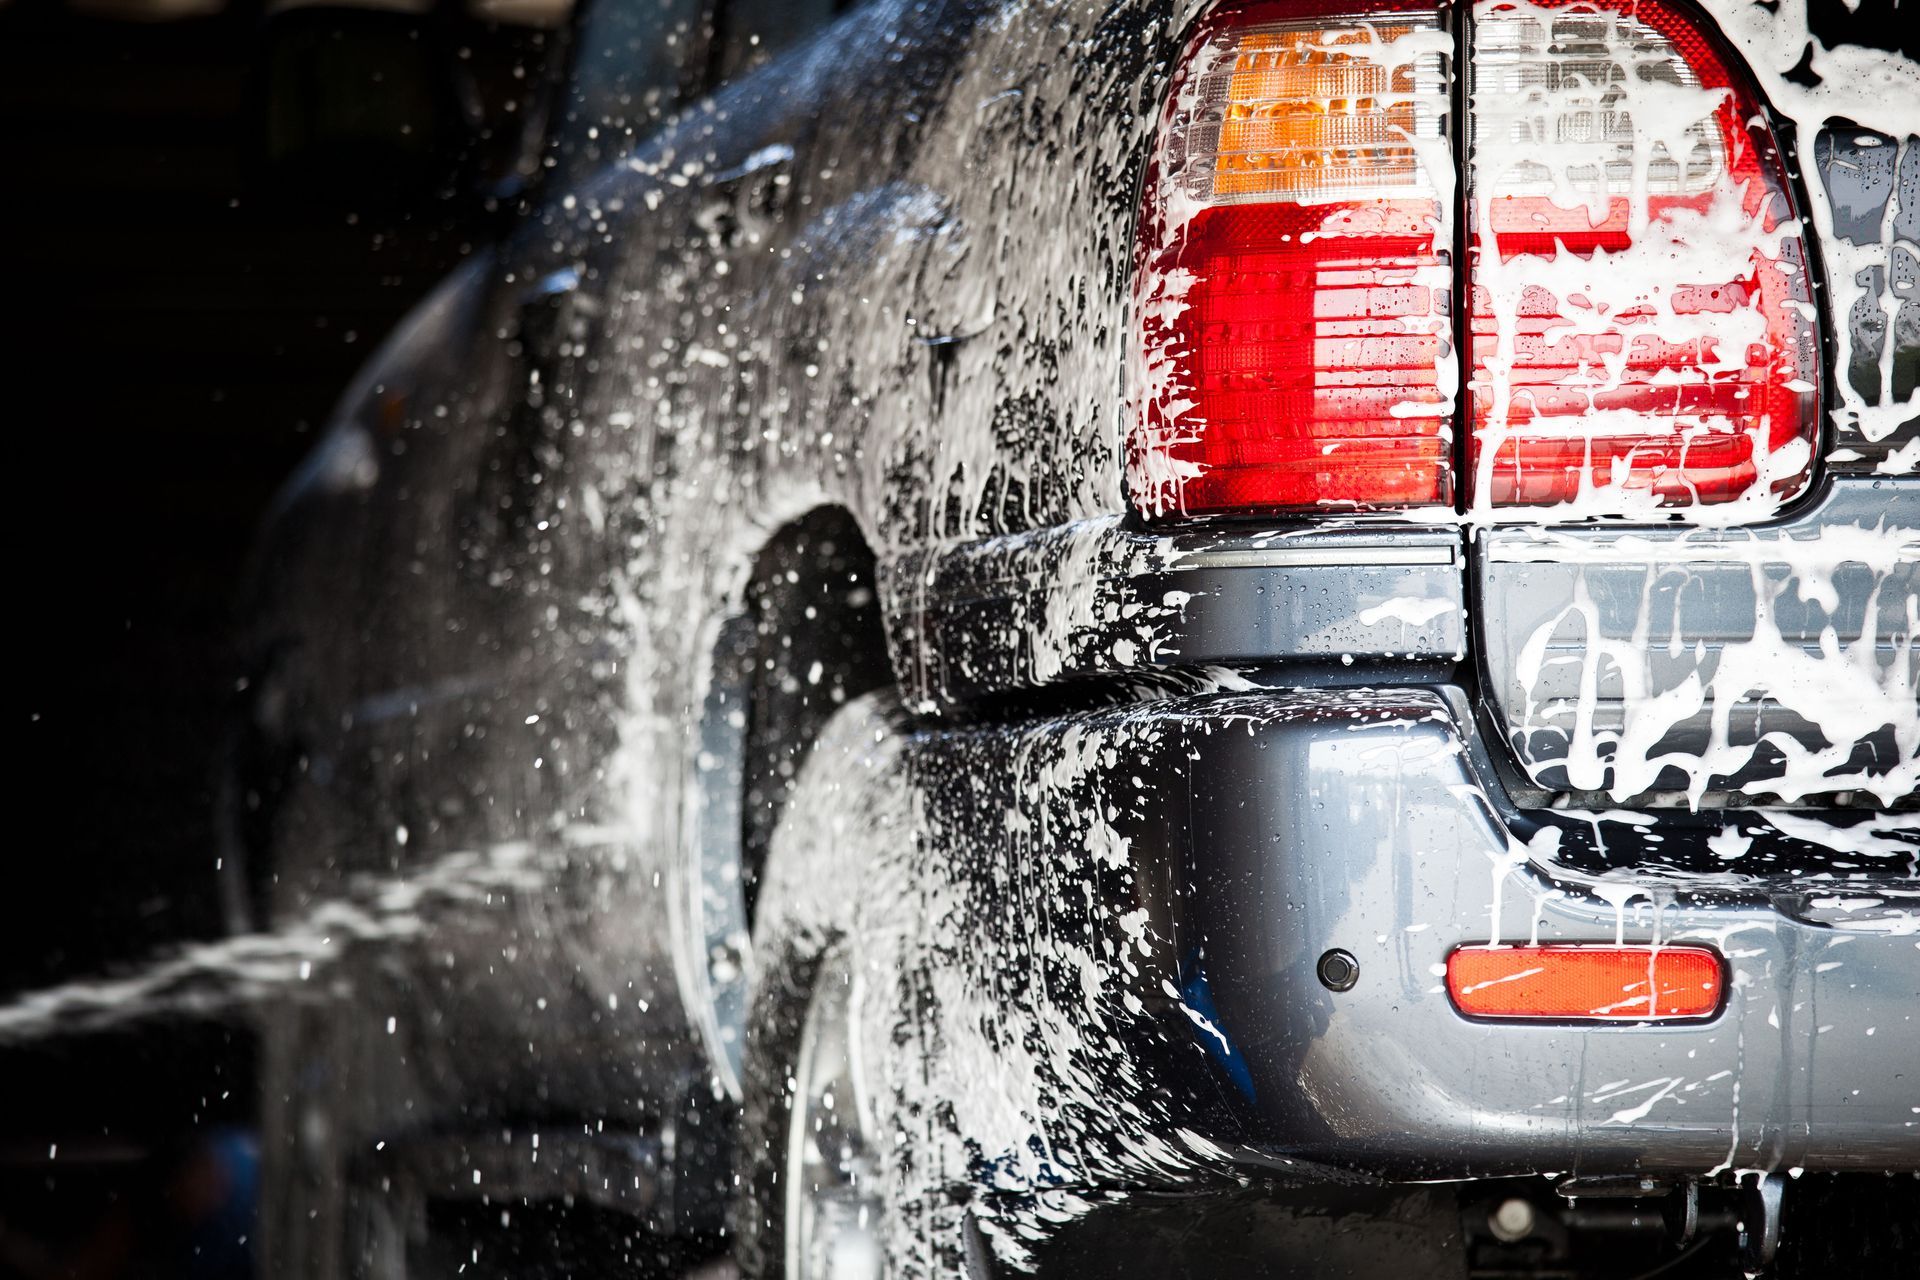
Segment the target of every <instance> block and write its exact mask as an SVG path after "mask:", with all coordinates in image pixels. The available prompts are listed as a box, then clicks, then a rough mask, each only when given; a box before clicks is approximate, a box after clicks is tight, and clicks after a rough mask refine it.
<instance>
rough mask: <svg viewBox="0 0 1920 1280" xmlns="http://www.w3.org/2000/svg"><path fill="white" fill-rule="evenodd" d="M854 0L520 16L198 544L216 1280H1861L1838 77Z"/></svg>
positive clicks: (1846, 252) (1894, 205) (1847, 99)
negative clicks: (400, 260)
mask: <svg viewBox="0 0 1920 1280" xmlns="http://www.w3.org/2000/svg"><path fill="white" fill-rule="evenodd" d="M839 7H840V6H836V5H831V4H826V3H820V4H815V5H812V6H808V5H804V4H800V5H790V6H789V5H773V4H771V3H768V4H753V3H733V4H727V5H722V6H713V7H709V6H706V5H703V4H700V3H696V0H595V2H594V3H593V4H590V5H588V6H587V7H586V8H585V11H584V13H583V14H582V15H581V16H580V17H579V19H578V21H577V23H576V26H575V28H574V35H573V40H572V45H571V48H572V53H571V55H570V56H571V58H572V62H571V64H570V66H571V70H570V71H568V72H567V74H566V75H565V76H563V77H561V81H562V83H561V88H560V90H559V96H558V97H557V98H556V99H555V100H554V104H553V105H552V106H551V107H550V109H549V111H548V118H550V119H551V120H552V122H553V123H552V125H551V128H550V129H549V130H548V131H547V134H546V135H545V136H544V137H543V139H542V141H541V144H540V145H541V146H542V147H543V148H544V150H541V151H539V152H538V153H537V154H538V156H539V157H540V160H539V163H537V164H535V165H534V166H532V168H534V169H536V170H541V171H543V173H544V177H543V178H541V179H540V180H539V182H540V185H538V186H537V187H536V188H532V189H530V190H529V191H527V192H526V193H525V194H524V195H522V196H520V197H518V198H519V199H520V200H521V202H522V205H523V207H524V210H525V212H524V214H523V215H522V216H521V217H519V218H518V219H517V221H515V223H514V225H513V226H512V227H511V228H510V229H509V230H508V231H507V232H506V233H505V234H504V236H503V238H502V239H501V240H500V242H499V243H498V244H497V245H495V246H494V247H491V248H486V249H482V250H479V251H476V252H475V253H474V254H473V256H472V258H471V259H470V260H469V262H468V264H467V265H466V266H465V267H464V268H462V269H461V270H460V271H458V272H457V273H456V274H455V275H454V276H453V277H452V278H451V279H449V280H448V281H447V282H446V283H445V284H444V285H443V286H441V287H440V288H439V289H438V290H437V292H436V293H434V295H433V296H432V297H431V298H429V299H428V300H427V301H426V302H425V303H424V304H423V305H422V306H421V307H420V309H419V310H418V311H417V312H416V313H415V314H414V315H413V317H412V318H411V319H409V320H408V321H407V322H406V323H405V324H403V325H402V326H401V328H400V329H399V330H398V331H397V332H396V333H395V334H394V335H393V336H392V337H391V338H390V339H389V340H388V341H387V343H386V344H385V346H384V347H383V348H382V350H381V351H380V353H379V354H378V355H377V356H376V357H375V358H374V360H373V361H372V363H371V364H370V365H369V366H368V367H367V369H366V371H365V372H364V373H363V375H362V376H361V377H360V379H359V380H358V382H357V383H356V385H355V386H354V387H353V388H351V389H350V390H349V391H348V393H347V394H346V396H345V397H344V399H343V401H342V402H341V406H340V409H339V411H338V414H337V417H336V420H335V421H334V423H333V424H332V426H331V428H330V429H329V431H328V433H327V434H326V436H325V438H324V440H322V441H321V442H320V443H319V445H318V447H317V449H316V451H315V452H314V454H313V455H312V457H311V459H310V461H309V462H308V463H307V465H306V466H305V468H304V469H303V471H302V472H301V474H300V475H299V476H298V477H297V478H296V479H295V480H294V482H293V483H292V484H291V485H290V487H289V489H288V490H287V492H286V494H285V496H284V497H283V499H282V501H281V503H280V505H279V507H278V509H277V512H276V515H275V518H274V520H273V522H272V525H271V527H270V529H269V531H268V532H267V533H266V535H265V536H264V540H263V543H262V549H261V552H260V558H259V568H258V572H257V574H256V575H255V578H254V582H253V585H252V587H251V588H250V592H249V603H248V609H249V617H250V619H251V622H250V623H249V636H250V641H249V652H250V654H251V655H252V657H251V663H252V665H251V668H250V673H249V676H248V682H247V685H248V687H247V710H246V714H245V717H244V722H243V723H242V724H241V725H240V726H239V727H238V729H237V731H236V732H237V738H236V751H235V753H234V759H235V761H236V764H235V766H234V774H233V777H232V779H231V784H230V786H229V788H228V790H229V793H230V795H231V796H232V798H233V803H232V806H231V814H230V819H231V821H230V829H231V832H232V835H231V838H230V840H229V841H228V847H229V849H230V850H231V856H230V857H228V858H225V859H224V860H223V861H224V866H225V870H226V873H227V874H228V875H229V876H230V877H232V883H233V885H234V886H235V887H234V899H235V901H236V902H239V903H243V904H246V905H245V908H244V910H245V913H246V914H247V917H248V920H249V922H250V923H249V927H253V928H261V929H269V930H272V931H275V932H276V933H278V934H281V935H286V936H292V937H296V938H299V939H302V940H304V942H305V945H306V946H307V950H306V952H305V953H304V954H306V955H307V956H309V961H308V962H307V963H306V964H305V965H304V966H303V969H302V974H301V976H302V979H303V980H302V981H301V982H299V983H297V984H295V987H294V989H293V990H291V991H290V992H288V993H287V994H286V996H285V998H282V999H277V1000H275V1001H274V1002H273V1003H272V1004H271V1006H270V1007H269V1008H267V1009H266V1010H264V1011H263V1013H262V1015H261V1020H260V1027H261V1032H262V1055H263V1066H262V1075H263V1080H264V1083H263V1085H262V1100H263V1107H264V1118H263V1121H262V1125H263V1150H264V1159H265V1162H266V1175H265V1176H266V1190H265V1200H264V1205H265V1208H264V1218H263V1222H262V1228H261V1230H262V1237H263V1241H264V1244H263V1248H264V1249H265V1251H266V1252H265V1256H266V1257H267V1258H268V1259H269V1260H270V1264H271V1269H272V1273H273V1274H275V1275H280V1276H327V1277H334V1276H341V1275H347V1274H353V1275H377V1276H403V1275H413V1274H423V1273H425V1272H426V1271H427V1270H429V1269H431V1268H430V1266H429V1261H423V1259H428V1260H430V1258H431V1257H436V1256H439V1255H434V1254H432V1248H433V1247H434V1246H433V1245H432V1242H433V1241H434V1240H435V1239H436V1238H438V1237H436V1234H435V1233H436V1232H443V1229H444V1227H445V1224H446V1223H447V1222H449V1221H452V1220H454V1219H455V1218H458V1216H459V1215H460V1214H469V1215H473V1214H478V1215H480V1216H482V1217H484V1216H486V1215H488V1214H491V1213H493V1212H494V1211H495V1210H496V1209H497V1210H500V1211H501V1212H503V1213H505V1212H518V1213H534V1212H539V1211H543V1210H542V1207H543V1206H544V1207H546V1208H549V1209H550V1208H551V1207H552V1206H555V1205H566V1206H573V1208H574V1210H575V1212H577V1213H578V1214H582V1215H598V1217H597V1218H596V1220H606V1221H614V1222H621V1223H629V1224H631V1229H632V1230H633V1231H635V1232H646V1233H651V1234H652V1235H653V1236H656V1237H659V1238H667V1239H676V1240H681V1241H690V1242H694V1243H695V1244H697V1245H699V1246H700V1247H701V1248H710V1249H713V1250H718V1251H721V1252H724V1253H725V1254H726V1255H727V1256H729V1257H730V1258H731V1260H732V1263H733V1265H735V1266H736V1267H737V1268H738V1269H739V1272H740V1273H741V1274H742V1275H745V1276H749V1277H786V1278H787V1280H813V1278H818V1277H872V1276H880V1275H887V1276H959V1275H967V1276H976V1277H978V1276H998V1275H1019V1274H1026V1273H1030V1272H1039V1273H1043V1274H1057V1275H1074V1276H1094V1275H1194V1276H1201V1275H1205V1276H1234V1275H1261V1276H1278V1275H1295V1274H1301V1275H1305V1274H1364V1275H1378V1274H1383V1273H1384V1272H1385V1271H1386V1270H1387V1269H1388V1268H1390V1267H1391V1268H1395V1269H1396V1272H1397V1273H1399V1272H1403V1273H1405V1274H1408V1275H1413V1274H1418V1275H1428V1274H1432V1275H1459V1276H1465V1275H1469V1274H1471V1275H1475V1276H1481V1275H1540V1276H1545V1275H1555V1276H1572V1275H1580V1276H1610V1275H1626V1274H1640V1273H1643V1272H1644V1273H1646V1274H1656V1273H1657V1274H1681V1273H1682V1272H1683V1271H1685V1270H1686V1269H1687V1268H1689V1267H1691V1268H1694V1271H1693V1272H1692V1273H1693V1274H1728V1273H1729V1269H1730V1268H1734V1267H1739V1268H1744V1269H1745V1270H1747V1271H1749V1272H1751V1271H1758V1270H1765V1269H1769V1268H1774V1269H1777V1270H1778V1271H1779V1272H1780V1273H1782V1274H1802V1275H1810V1274H1828V1273H1829V1269H1830V1268H1831V1267H1834V1266H1838V1265H1841V1262H1840V1261H1838V1260H1846V1264H1847V1265H1855V1266H1864V1267H1866V1268H1867V1269H1868V1270H1869V1272H1870V1273H1874V1274H1890V1273H1892V1272H1893V1271H1895V1270H1897V1269H1898V1266H1899V1260H1900V1259H1901V1258H1903V1257H1904V1258H1906V1259H1907V1260H1908V1261H1909V1262H1910V1261H1911V1259H1912V1258H1913V1257H1914V1256H1916V1251H1920V1235H1917V1234H1916V1227H1915V1224H1916V1221H1920V1216H1916V1215H1915V1214H1914V1213H1913V1206H1914V1199H1913V1196H1914V1188H1915V1185H1916V1183H1915V1176H1914V1175H1915V1174H1916V1173H1920V1073H1916V1070H1915V1064H1916V1063H1920V1025H1917V1024H1916V1021H1915V1019H1916V1016H1917V1015H1920V950H1917V949H1916V945H1915V943H1916V936H1917V935H1916V930H1917V929H1920V903H1917V901H1916V899H1917V898H1920V818H1917V817H1916V815H1917V814H1920V801H1917V798H1916V797H1917V792H1920V703H1917V702H1916V689H1920V639H1917V637H1920V582H1917V574H1916V564H1917V563H1920V402H1916V400H1915V398H1914V389H1915V382H1916V372H1917V370H1920V323H1917V322H1916V316H1920V312H1916V307H1920V301H1916V299H1915V298H1914V296H1913V292H1912V290H1913V281H1914V279H1915V270H1916V268H1915V257H1914V254H1915V249H1914V245H1915V244H1916V243H1917V242H1920V221H1917V220H1920V196H1916V194H1915V192H1916V190H1917V189H1920V188H1917V187H1916V184H1920V139H1917V138H1916V135H1920V66H1917V65H1916V64H1915V63H1914V62H1913V61H1911V60H1910V59H1908V58H1907V57H1906V56H1905V55H1903V54H1902V53H1901V52H1899V51H1898V50H1897V49H1896V48H1895V45H1896V43H1897V37H1898V33H1897V31H1896V30H1895V29H1894V28H1893V27H1892V26H1891V25H1890V24H1889V25H1884V26H1881V27H1879V28H1875V27H1874V26H1873V25H1872V23H1871V21H1870V19H1871V16H1872V12H1873V10H1872V8H1871V6H1869V7H1868V8H1867V9H1862V10H1859V11H1857V12H1856V11H1855V10H1854V9H1853V8H1852V7H1851V6H1849V7H1848V8H1846V9H1844V10H1843V9H1841V8H1840V7H1838V6H1828V7H1818V8H1815V9H1813V10H1811V11H1810V10H1808V9H1807V8H1806V7H1805V6H1804V5H1803V4H1802V3H1801V0H1781V3H1778V4H1773V3H1768V4H1764V5H1761V4H1747V3H1743V2H1742V0H1704V2H1702V3H1695V2H1694V0H1479V2H1478V3H1475V4H1472V5H1465V4H1462V5H1454V4H1446V3H1438V2H1436V0H1257V2H1253V3H1229V2H1227V0H1221V2H1220V3H1215V4H1202V3H1197V2H1187V3H1181V4H1163V3H1156V2H1152V0H1062V2H1061V3H1057V4H1045V5H1041V4H1030V5H1022V4H1014V3H1002V2H998V0H995V2H988V0H873V2H872V3H867V4H859V5H854V6H850V7H849V8H850V11H849V12H845V13H840V12H838V11H837V10H838V8H839ZM449 1215H452V1216H451V1217H450V1216H449ZM461 1256H462V1257H464V1254H462V1255H461ZM476 1258H477V1255H476ZM1709 1268H1717V1270H1710V1269H1709ZM1876 1268H1877V1270H1876Z"/></svg>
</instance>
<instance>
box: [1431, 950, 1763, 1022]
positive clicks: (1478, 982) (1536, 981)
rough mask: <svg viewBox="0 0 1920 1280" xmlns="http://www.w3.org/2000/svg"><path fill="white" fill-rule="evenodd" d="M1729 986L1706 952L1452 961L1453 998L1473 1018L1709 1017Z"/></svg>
mask: <svg viewBox="0 0 1920 1280" xmlns="http://www.w3.org/2000/svg"><path fill="white" fill-rule="evenodd" d="M1725 984H1726V979H1725V972H1724V966H1723V965H1722V964H1721V962H1720V957H1719V955H1718V954H1717V953H1715V952H1713V951H1710V950H1708V949H1707V948H1705V947H1607V946H1580V945H1562V946H1548V947H1498V946H1493V947H1461V948H1460V949H1458V950H1457V951H1455V952H1454V953H1453V954H1452V955H1450V956H1448V957H1447V994H1448V995H1450V996H1451V997H1452V998H1453V1003H1454V1007H1455V1008H1457V1009H1459V1010H1460V1012H1461V1013H1464V1014H1466V1015H1468V1016H1469V1017H1474V1018H1527V1019H1546V1020H1549V1021H1559V1022H1589V1021H1604V1022H1646V1021H1654V1020H1665V1019H1671V1018H1707V1017H1711V1016H1712V1015H1713V1013H1714V1012H1715V1011H1716V1010H1717V1009H1719V1007H1720V996H1721V992H1722V990H1723V988H1724V987H1725Z"/></svg>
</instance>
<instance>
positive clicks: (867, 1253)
mask: <svg viewBox="0 0 1920 1280" xmlns="http://www.w3.org/2000/svg"><path fill="white" fill-rule="evenodd" d="M861 994H862V991H861V983H860V979H859V977H858V976H857V974H856V972H855V971H853V970H850V969H848V968H847V967H845V966H842V965H828V966H826V967H823V969H822V970H821V974H820V976H819V978H817V979H816V980H815V983H814V989H813V1000H812V1003H811V1004H810V1006H809V1007H808V1009H807V1018H806V1022H805V1023H804V1025H803V1026H802V1028H801V1031H800V1044H799V1047H798V1051H797V1053H796V1056H795V1060H794V1071H793V1080H794V1089H793V1098H794V1100H793V1105H792V1107H791V1110H790V1113H789V1116H788V1123H787V1148H786V1154H787V1176H786V1197H785V1204H784V1205H783V1213H784V1218H785V1226H786V1229H785V1232H784V1233H783V1234H784V1239H783V1241H782V1243H783V1244H784V1246H785V1249H784V1252H785V1255H786V1257H785V1261H786V1276H787V1280H880V1277H881V1276H883V1275H884V1274H885V1271H886V1267H885V1254H884V1247H883V1238H882V1234H881V1229H882V1227H883V1225H884V1213H885V1204H884V1202H883V1200H882V1199H881V1195H880V1179H881V1176H882V1172H883V1169H882V1160H881V1154H880V1151H879V1149H878V1148H877V1147H876V1146H875V1144H874V1142H873V1135H874V1133H875V1125H874V1124H873V1120H872V1115H873V1101H872V1093H871V1091H870V1089H869V1087H868V1077H867V1073H866V1070H865V1063H864V1062H863V1061H862V1055H861V1052H860V1042H859V1037H858V1036H856V1035H854V1034H853V1028H854V1027H855V1026H856V1025H857V1020H856V1019H855V1017H854V1011H855V1010H856V1009H857V1008H858V1006H859V1000H860V996H861Z"/></svg>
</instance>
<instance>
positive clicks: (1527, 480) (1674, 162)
mask: <svg viewBox="0 0 1920 1280" xmlns="http://www.w3.org/2000/svg"><path fill="white" fill-rule="evenodd" d="M1472 40H1473V46H1472V47H1473V53H1472V59H1471V67H1470V71H1469V79H1470V87H1469V96H1468V102H1469V110H1468V119H1469V135H1470V139H1471V141H1470V145H1469V160H1468V186H1469V206H1468V207H1469V209H1470V217H1471V223H1470V229H1471V234H1472V247H1471V249H1470V251H1469V254H1468V257H1469V261H1470V263H1471V265H1472V277H1473V291H1472V309H1473V318H1472V331H1473V336H1472V372H1471V374H1470V376H1469V380H1468V392H1469V395H1468V402H1469V406H1470V413H1471V441H1472V451H1471V456H1472V459H1473V468H1474V479H1473V483H1472V498H1473V500H1474V501H1475V502H1476V503H1482V504H1492V505H1513V504H1528V505H1537V504H1547V503H1561V502H1568V503H1577V504H1583V505H1585V506H1588V507H1590V508H1592V509H1594V510H1595V511H1596V512H1598V513H1601V514H1622V513H1632V512H1634V511H1635V510H1640V509H1645V508H1649V507H1653V506H1658V505H1672V504H1692V503H1697V502H1698V503H1710V502H1724V501H1727V500H1729V499H1732V498H1736V497H1739V496H1740V495H1741V494H1743V493H1746V492H1748V491H1749V490H1750V489H1753V488H1754V487H1755V486H1756V485H1759V484H1764V485H1765V486H1766V487H1767V488H1768V489H1769V490H1770V491H1771V492H1773V493H1775V494H1781V493H1785V492H1787V491H1789V490H1791V489H1792V488H1794V487H1795V486H1797V484H1798V482H1799V481H1800V480H1801V479H1802V478H1803V477H1804V475H1805V474H1806V470H1807V466H1808V464H1809V463H1810V462H1811V461H1812V456H1813V454H1812V439H1813V435H1814V431H1815V429H1816V425H1817V419H1816V410H1817V405H1816V401H1815V399H1814V394H1813V392H1814V381H1815V378H1816V377H1817V373H1816V367H1817V355H1818V353H1817V349H1816V345H1815V342H1816V339H1815V335H1814V330H1813V326H1812V324H1811V322H1810V320H1809V319H1808V312H1809V310H1810V308H1808V307H1807V305H1806V304H1807V302H1808V301H1809V293H1808V289H1807V271H1806V259H1805V255H1804V250H1803V248H1802V244H1801V241H1800V239H1799V237H1798V235H1797V234H1794V232H1795V231H1796V230H1797V228H1798V226H1799V222H1798V210H1797V209H1796V208H1795V205H1794V201H1793V198H1792V194H1791V187H1790V186H1789V184H1788V182H1787V179H1786V173H1785V171H1784V169H1783V167H1782V165H1781V161H1780V155H1779V148H1778V146H1777V144H1776V141H1775V139H1774V138H1773V135H1772V132H1771V130H1770V129H1769V127H1768V126H1767V124H1766V122H1765V117H1764V115H1763V114H1762V111H1761V108H1760V104H1759V101H1758V98H1757V95H1756V92H1755V90H1754V87H1753V84H1752V81H1751V79H1750V77H1748V76H1747V75H1746V74H1745V72H1744V68H1739V69H1736V65H1735V64H1734V63H1733V61H1732V60H1731V59H1730V58H1729V57H1728V55H1727V54H1725V53H1724V52H1723V50H1722V47H1721V46H1720V45H1719V44H1718V43H1717V42H1716V41H1715V40H1714V39H1713V38H1712V37H1711V36H1710V35H1709V34H1708V33H1707V32H1706V31H1705V30H1703V29H1702V28H1701V27H1700V26H1699V25H1698V23H1697V21H1696V20H1695V19H1694V18H1693V17H1692V16H1691V15H1690V14H1689V13H1687V12H1683V11H1682V10H1681V9H1679V8H1677V7H1669V6H1668V5H1666V4H1661V3H1653V2H1652V0H1640V2H1638V3H1636V0H1580V2H1578V3H1568V2H1567V0H1530V2H1526V3H1508V2H1504V0H1502V2H1497V3H1482V4H1480V5H1478V6H1476V7H1475V10H1474V17H1473V31H1472Z"/></svg>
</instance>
